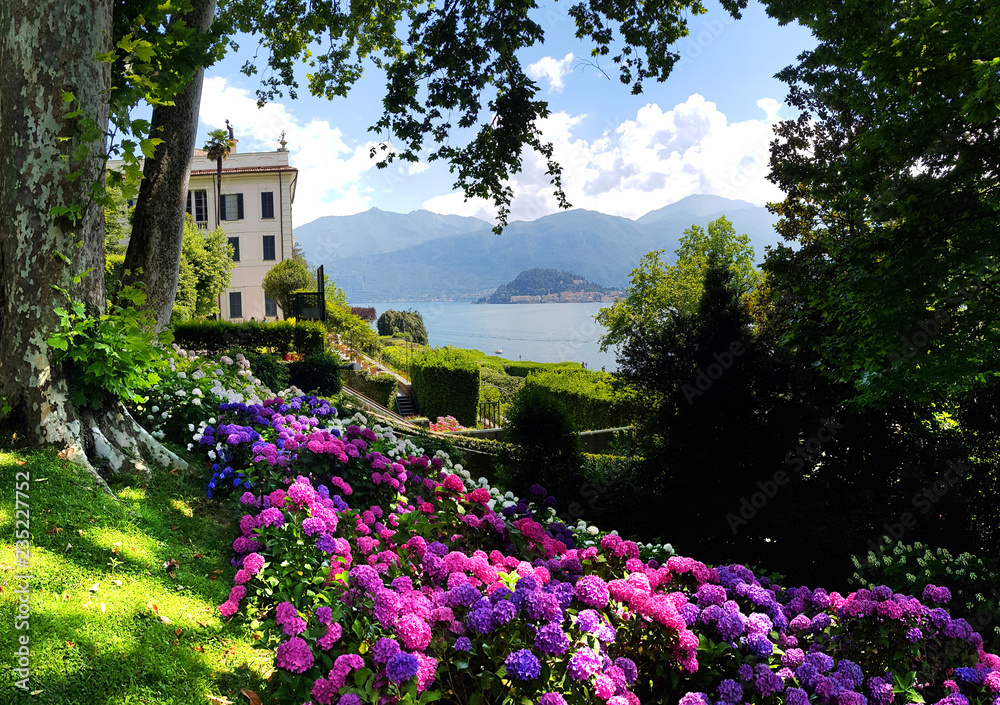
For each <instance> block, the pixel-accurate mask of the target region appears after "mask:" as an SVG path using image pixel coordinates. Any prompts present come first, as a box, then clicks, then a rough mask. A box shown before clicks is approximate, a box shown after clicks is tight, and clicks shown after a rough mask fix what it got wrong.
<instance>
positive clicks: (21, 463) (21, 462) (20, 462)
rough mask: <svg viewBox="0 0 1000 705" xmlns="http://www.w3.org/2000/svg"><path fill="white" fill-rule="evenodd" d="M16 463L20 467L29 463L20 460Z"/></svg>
mask: <svg viewBox="0 0 1000 705" xmlns="http://www.w3.org/2000/svg"><path fill="white" fill-rule="evenodd" d="M16 462H17V464H18V465H24V464H25V463H26V462H27V461H26V460H18V461H16Z"/></svg>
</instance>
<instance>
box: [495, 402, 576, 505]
mask: <svg viewBox="0 0 1000 705" xmlns="http://www.w3.org/2000/svg"><path fill="white" fill-rule="evenodd" d="M504 428H505V429H506V433H505V435H504V441H505V442H506V443H507V444H508V445H507V450H506V451H505V452H503V453H501V456H500V458H499V460H498V465H499V470H498V481H499V483H500V485H502V486H503V487H506V488H508V489H510V490H512V491H513V492H514V494H516V495H518V496H520V497H528V496H530V494H529V493H530V487H531V486H532V485H534V484H536V483H538V484H540V485H542V486H543V487H544V488H545V489H546V490H547V491H548V494H550V495H554V496H555V497H557V498H559V499H560V501H561V502H567V503H568V502H571V501H573V500H571V499H568V498H571V497H575V496H576V495H577V494H578V493H579V488H580V485H581V480H582V473H581V471H582V468H583V453H582V452H581V451H580V437H579V435H578V433H577V430H576V425H575V424H574V423H573V419H572V417H571V416H570V414H569V412H568V411H567V409H566V407H565V406H564V405H563V404H562V402H560V401H559V400H558V399H555V398H554V397H552V396H550V395H548V394H545V393H544V391H543V390H541V389H540V388H538V387H533V386H525V387H524V389H522V390H521V391H520V392H519V393H518V395H517V397H516V398H515V399H514V403H513V405H512V406H511V408H510V410H509V412H508V414H507V423H506V425H505V426H504ZM564 498H567V499H564Z"/></svg>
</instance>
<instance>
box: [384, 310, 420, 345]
mask: <svg viewBox="0 0 1000 705" xmlns="http://www.w3.org/2000/svg"><path fill="white" fill-rule="evenodd" d="M378 333H379V335H395V334H398V333H406V334H409V335H410V336H412V339H413V341H414V342H416V343H420V344H421V345H427V328H426V327H425V326H424V318H423V316H421V315H420V314H419V313H418V312H417V311H413V310H409V311H393V310H392V309H390V310H388V311H383V312H382V315H381V316H379V317H378Z"/></svg>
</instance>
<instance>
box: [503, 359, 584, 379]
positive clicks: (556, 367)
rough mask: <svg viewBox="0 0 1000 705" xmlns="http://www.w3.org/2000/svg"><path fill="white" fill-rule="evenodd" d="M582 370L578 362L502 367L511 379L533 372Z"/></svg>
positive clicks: (526, 361) (526, 362)
mask: <svg viewBox="0 0 1000 705" xmlns="http://www.w3.org/2000/svg"><path fill="white" fill-rule="evenodd" d="M576 370H583V366H582V365H581V364H580V363H579V362H529V361H528V360H525V361H524V362H507V363H506V364H505V365H504V366H503V371H504V372H506V373H507V374H509V375H510V376H511V377H527V376H528V375H530V374H533V373H535V372H552V371H565V372H571V371H576Z"/></svg>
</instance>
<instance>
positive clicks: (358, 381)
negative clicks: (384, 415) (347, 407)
mask: <svg viewBox="0 0 1000 705" xmlns="http://www.w3.org/2000/svg"><path fill="white" fill-rule="evenodd" d="M342 379H343V383H344V384H345V385H347V386H348V387H350V388H351V389H353V390H354V391H356V392H360V393H361V394H364V395H365V396H366V397H368V398H369V399H371V400H372V401H376V402H378V403H379V404H381V405H382V406H384V407H386V408H387V409H391V408H392V402H393V399H395V397H396V384H397V383H396V378H395V377H393V376H392V375H373V374H372V373H371V372H368V371H367V370H344V371H343V373H342Z"/></svg>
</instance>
